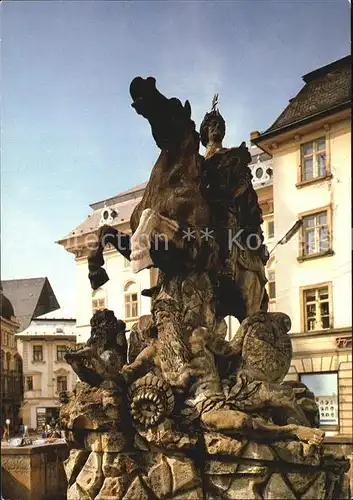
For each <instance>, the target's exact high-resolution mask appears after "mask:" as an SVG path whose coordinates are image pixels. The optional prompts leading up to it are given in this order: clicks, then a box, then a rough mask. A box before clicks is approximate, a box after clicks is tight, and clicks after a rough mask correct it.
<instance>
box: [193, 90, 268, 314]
mask: <svg viewBox="0 0 353 500" xmlns="http://www.w3.org/2000/svg"><path fill="white" fill-rule="evenodd" d="M217 97H218V96H215V98H214V101H213V106H212V111H211V112H210V113H206V115H205V117H204V119H203V122H202V124H201V127H200V137H201V143H202V145H203V146H205V148H206V154H205V160H204V162H203V165H202V184H201V186H202V191H203V194H204V197H205V199H206V200H207V201H208V204H209V206H210V207H211V214H212V215H211V221H212V222H211V224H212V227H213V228H214V231H215V235H216V241H217V243H218V245H219V255H220V259H219V270H218V280H219V284H218V290H217V291H218V297H217V299H218V300H217V311H219V314H220V315H223V316H227V315H228V314H231V315H234V316H236V317H237V318H238V319H239V321H242V320H243V319H244V318H246V317H247V316H248V315H249V314H251V313H253V312H256V311H259V310H260V309H262V310H265V311H266V310H267V303H268V297H267V293H266V290H265V287H264V285H265V284H266V281H267V280H266V277H265V273H264V265H265V264H266V262H267V260H268V252H267V249H266V247H265V246H264V244H263V234H262V230H261V224H262V222H263V219H262V212H261V209H260V207H259V204H258V199H257V194H256V191H255V190H254V188H253V185H252V182H251V179H252V175H251V171H250V169H249V167H248V164H249V163H250V161H251V156H250V153H249V151H248V149H247V147H246V145H245V143H244V142H243V143H242V144H241V145H240V147H238V148H230V149H227V148H224V147H223V146H222V141H223V138H224V136H225V131H226V126H225V121H224V119H223V117H222V115H221V114H220V112H219V110H218V108H217Z"/></svg>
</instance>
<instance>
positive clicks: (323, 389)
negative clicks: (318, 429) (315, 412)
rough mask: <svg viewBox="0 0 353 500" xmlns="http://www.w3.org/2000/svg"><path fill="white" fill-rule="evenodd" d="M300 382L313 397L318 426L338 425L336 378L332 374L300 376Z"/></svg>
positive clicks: (335, 375) (334, 373) (333, 373)
mask: <svg viewBox="0 0 353 500" xmlns="http://www.w3.org/2000/svg"><path fill="white" fill-rule="evenodd" d="M300 380H301V382H303V384H305V385H306V386H307V387H308V388H309V389H310V390H311V391H312V392H313V393H314V395H315V400H316V403H317V405H318V407H319V411H320V426H337V425H338V376H337V373H336V372H332V373H312V374H302V375H301V376H300Z"/></svg>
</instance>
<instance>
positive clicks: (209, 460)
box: [65, 433, 350, 500]
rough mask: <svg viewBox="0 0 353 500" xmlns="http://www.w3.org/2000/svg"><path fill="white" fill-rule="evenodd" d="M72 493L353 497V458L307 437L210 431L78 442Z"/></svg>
mask: <svg viewBox="0 0 353 500" xmlns="http://www.w3.org/2000/svg"><path fill="white" fill-rule="evenodd" d="M65 469H66V472H67V476H68V484H69V489H68V494H67V500H91V499H92V500H93V499H95V500H113V499H114V500H123V499H124V500H137V499H139V500H140V499H141V500H142V499H146V500H149V499H151V498H155V499H167V498H168V499H175V500H179V499H180V500H181V499H190V500H198V499H200V500H203V499H205V500H206V499H209V500H211V499H212V500H219V499H237V500H243V499H245V498H246V499H247V500H261V499H264V500H265V499H266V500H275V499H276V500H277V499H288V500H289V499H302V500H312V499H314V498H315V499H318V500H319V499H322V500H323V499H325V500H329V499H332V500H333V499H338V498H339V499H340V500H349V499H350V492H349V478H348V475H347V471H348V469H349V461H348V460H346V459H343V458H341V459H340V458H337V457H335V456H333V455H332V454H330V453H329V452H325V451H324V452H320V451H318V449H317V448H316V449H314V450H311V449H310V447H309V445H308V446H307V447H306V446H305V445H303V443H300V442H297V441H293V442H277V443H275V444H274V443H271V444H269V443H264V442H255V441H248V440H245V439H244V440H241V439H232V438H228V437H225V436H222V435H219V434H216V433H207V434H205V435H204V443H203V444H202V445H201V444H200V445H199V446H197V447H196V448H195V449H193V450H190V451H189V452H188V451H185V452H184V453H177V452H176V451H172V450H158V451H157V450H153V449H150V450H149V451H148V450H147V449H135V450H134V451H133V452H130V453H123V452H94V451H89V450H72V451H71V453H70V457H69V458H68V460H67V461H66V462H65Z"/></svg>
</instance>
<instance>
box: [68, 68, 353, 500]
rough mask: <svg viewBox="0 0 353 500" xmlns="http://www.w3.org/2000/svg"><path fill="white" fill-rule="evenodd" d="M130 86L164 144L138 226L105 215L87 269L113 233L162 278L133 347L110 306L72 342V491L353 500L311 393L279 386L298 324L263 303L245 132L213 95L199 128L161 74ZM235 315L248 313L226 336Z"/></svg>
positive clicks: (93, 495) (95, 282)
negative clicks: (235, 142) (232, 134)
mask: <svg viewBox="0 0 353 500" xmlns="http://www.w3.org/2000/svg"><path fill="white" fill-rule="evenodd" d="M130 94H131V97H132V99H133V103H132V106H133V108H134V109H135V110H136V112H137V113H138V114H139V115H141V116H143V117H144V118H146V119H147V120H148V122H149V123H150V126H151V131H152V136H153V138H154V140H155V142H156V144H157V146H158V147H159V148H160V149H161V153H160V155H159V158H158V159H157V162H156V164H155V165H154V167H153V169H152V172H151V176H150V180H149V182H148V184H147V187H146V190H145V193H144V196H143V198H142V200H141V202H140V203H139V204H138V205H137V207H136V208H135V210H134V212H133V214H132V217H131V228H132V237H131V238H130V237H129V236H128V235H124V234H122V233H120V232H119V231H117V230H116V229H115V228H113V227H110V226H107V225H103V226H102V227H100V229H99V231H98V234H97V244H96V246H95V248H94V249H93V251H92V252H91V254H90V256H89V259H88V260H89V279H90V282H91V286H92V288H93V289H96V288H98V287H99V286H102V285H103V284H104V283H105V282H106V281H107V280H108V279H109V278H108V275H107V273H106V271H105V270H104V269H103V267H102V266H103V264H104V257H103V250H104V246H105V245H108V244H109V245H113V246H114V247H115V248H116V249H117V250H118V251H120V253H122V254H123V255H124V257H125V258H128V259H130V260H131V263H132V269H133V270H134V271H135V272H139V271H141V270H142V269H146V268H149V267H152V266H153V267H156V268H158V282H157V284H156V286H154V287H153V288H151V289H150V290H144V292H143V294H144V295H145V296H149V297H150V298H151V314H150V315H148V316H142V317H141V318H140V319H139V320H138V321H137V323H136V324H135V325H134V326H133V327H132V328H131V332H130V342H129V348H127V342H126V338H125V329H126V328H125V323H124V322H123V321H121V320H117V319H116V318H115V316H114V313H113V312H112V311H108V310H104V311H98V312H97V313H95V315H94V316H93V318H92V320H91V337H90V339H89V340H88V341H87V343H86V344H85V345H83V346H82V345H81V346H79V347H78V348H76V349H71V350H70V351H68V352H67V354H66V360H67V362H68V363H70V364H71V366H72V367H73V369H74V370H75V372H76V373H77V375H78V376H79V378H80V382H78V383H77V385H76V388H75V390H74V391H73V392H72V393H62V394H61V396H60V397H61V421H62V425H63V426H64V427H65V429H66V440H67V442H68V444H69V446H70V450H71V451H70V457H69V459H68V460H67V462H66V464H65V467H66V473H67V477H68V484H69V488H68V493H67V498H68V500H74V499H80V500H82V499H97V500H98V499H99V500H108V499H113V498H114V499H125V500H129V499H137V498H138V499H152V498H156V499H157V498H158V499H159V498H160V499H162V498H170V499H172V498H173V499H190V500H191V499H192V500H194V499H213V498H214V499H216V498H217V499H218V498H224V499H231V498H232V499H243V498H249V499H271V498H301V499H306V498H317V499H334V498H342V499H344V498H347V499H348V498H349V492H348V489H347V481H346V472H347V469H348V461H347V460H345V459H342V458H338V457H335V456H333V455H327V454H325V453H324V450H323V446H322V442H323V438H324V432H323V431H322V430H320V429H319V411H318V407H317V404H316V402H315V396H314V394H313V393H311V392H310V391H309V389H308V388H307V387H306V386H305V385H304V384H301V383H291V382H283V379H284V377H285V376H286V374H287V372H288V369H289V366H290V363H291V358H292V346H291V341H290V337H289V336H288V332H289V330H290V328H291V321H290V318H289V317H288V316H287V315H286V314H284V313H269V312H267V302H268V298H267V295H266V292H265V283H266V278H265V273H264V266H265V265H266V262H267V259H268V253H267V250H266V248H265V246H264V244H263V235H262V231H261V223H262V215H261V210H260V207H259V204H258V200H257V195H256V192H255V191H254V189H253V187H252V183H251V172H250V170H249V167H248V164H249V161H250V155H249V151H248V150H247V148H246V146H245V143H242V144H241V145H240V146H239V147H237V148H230V149H226V148H224V147H223V146H222V140H223V137H224V134H225V122H224V119H223V118H222V116H221V115H220V113H219V110H218V108H217V99H218V98H217V96H215V98H214V101H213V105H212V110H211V112H210V113H207V114H206V116H205V119H204V120H203V123H202V125H201V129H200V135H199V134H198V133H197V132H196V130H195V124H194V122H193V121H192V119H191V106H190V104H189V102H188V101H186V103H185V104H184V105H183V104H182V103H181V102H180V101H179V99H176V98H172V99H168V98H166V97H165V96H164V95H162V94H161V93H160V92H159V91H158V90H157V88H156V81H155V79H154V78H147V79H142V78H140V77H138V78H135V79H134V80H133V81H132V83H131V86H130ZM200 138H201V142H202V144H203V145H204V146H205V147H206V154H205V157H203V156H201V155H200V154H199V140H200ZM234 234H239V240H234V237H233V235H234ZM254 241H255V242H257V246H256V245H254ZM229 314H231V315H233V316H235V317H237V318H238V319H239V321H240V323H241V324H240V328H239V330H238V331H237V332H236V334H235V336H234V337H233V339H232V340H231V341H230V342H228V341H226V340H225V338H226V323H225V320H224V318H225V316H227V315H229Z"/></svg>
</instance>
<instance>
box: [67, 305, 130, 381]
mask: <svg viewBox="0 0 353 500" xmlns="http://www.w3.org/2000/svg"><path fill="white" fill-rule="evenodd" d="M125 331H126V325H125V323H124V322H123V321H121V320H117V319H116V317H115V316H114V313H113V311H109V310H108V309H104V310H103V311H97V312H96V313H95V314H94V315H93V317H92V319H91V337H90V339H89V340H88V341H87V343H86V345H85V346H84V347H79V348H78V349H75V348H71V349H69V350H68V351H67V352H66V354H65V360H66V361H67V362H68V363H69V364H70V365H71V366H72V368H73V369H74V371H75V372H76V373H77V375H78V377H79V378H80V379H81V380H82V381H83V382H87V383H88V384H90V385H92V386H97V387H99V386H100V385H101V383H102V382H103V381H109V380H110V381H115V382H116V381H117V380H118V378H119V372H120V369H121V368H122V367H123V365H124V364H125V363H126V360H127V342H126V337H125Z"/></svg>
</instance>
